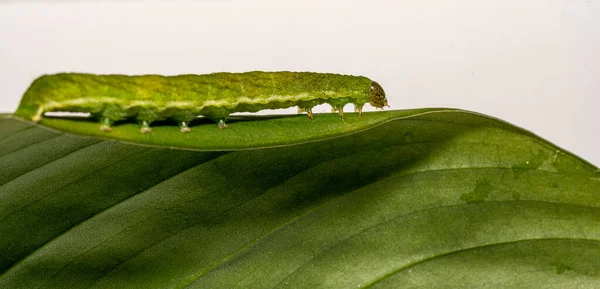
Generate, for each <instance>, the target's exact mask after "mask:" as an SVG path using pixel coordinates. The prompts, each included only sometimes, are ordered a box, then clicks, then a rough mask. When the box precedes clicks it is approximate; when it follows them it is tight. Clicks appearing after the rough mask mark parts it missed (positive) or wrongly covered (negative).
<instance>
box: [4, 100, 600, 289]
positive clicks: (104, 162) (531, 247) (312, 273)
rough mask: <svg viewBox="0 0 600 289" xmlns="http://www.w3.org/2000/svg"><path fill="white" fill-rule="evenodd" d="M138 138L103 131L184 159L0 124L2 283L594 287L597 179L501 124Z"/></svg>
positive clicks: (428, 113)
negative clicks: (190, 139)
mask: <svg viewBox="0 0 600 289" xmlns="http://www.w3.org/2000/svg"><path fill="white" fill-rule="evenodd" d="M354 116H355V115H354ZM319 119H322V120H323V122H321V121H320V120H319ZM44 124H45V125H52V126H53V127H61V128H63V129H73V132H77V133H81V134H84V133H87V132H84V131H79V129H80V128H82V127H84V126H87V125H89V127H90V131H92V130H93V131H97V125H96V124H92V123H87V124H85V125H83V124H82V125H76V126H71V125H66V122H63V121H62V120H58V119H53V120H51V121H44ZM63 124H65V125H63ZM121 129H122V130H123V133H122V134H121V133H119V130H121ZM137 131H138V128H137V127H135V126H134V125H123V126H121V127H119V128H117V129H115V131H114V132H116V133H115V134H114V135H119V136H118V137H119V138H120V137H123V138H122V139H123V140H127V141H130V142H137V141H140V142H145V144H152V145H156V146H166V147H174V146H179V147H183V148H186V149H185V150H180V149H172V148H161V147H148V146H139V145H134V144H126V143H122V142H116V141H112V140H103V139H99V138H95V137H89V136H76V135H72V134H68V133H63V132H58V131H54V130H48V129H47V128H45V127H43V126H38V125H33V124H30V123H26V122H22V121H20V120H18V119H14V118H11V117H4V118H0V236H1V237H0V288H89V287H94V288H183V287H187V288H359V287H360V288H596V287H599V286H600V197H599V196H600V171H599V170H598V168H596V167H594V166H592V165H591V164H589V163H587V162H585V161H583V160H581V159H579V158H577V157H576V156H574V155H572V154H570V153H569V152H566V151H564V150H562V149H560V148H558V147H556V146H554V145H552V144H550V143H548V142H546V141H544V140H542V139H540V138H539V137H536V136H535V135H533V134H532V133H530V132H527V131H524V130H522V129H519V128H516V127H514V126H512V125H510V124H507V123H504V122H502V121H499V120H496V119H493V118H490V117H486V116H482V115H479V114H476V113H471V112H465V111H460V110H449V109H423V110H408V111H387V112H379V113H371V114H368V115H366V116H364V117H363V118H362V119H358V118H355V119H353V116H352V115H350V116H349V117H348V118H347V120H346V121H345V122H344V121H341V120H339V117H337V116H335V115H331V116H326V115H317V118H316V120H315V121H314V122H311V121H309V120H307V119H305V117H294V116H292V117H258V118H256V119H255V120H252V121H238V122H235V123H232V124H231V125H230V128H228V129H226V130H218V129H216V128H215V127H214V126H212V125H206V126H203V125H200V126H197V127H195V128H194V131H193V133H191V134H187V135H185V136H186V137H190V138H198V139H194V141H189V142H183V141H182V138H181V135H182V134H180V133H179V132H178V130H177V129H176V128H175V127H172V126H165V127H157V128H155V129H154V132H153V134H152V135H151V136H150V137H147V136H143V135H142V136H140V134H139V133H138V132H137ZM171 131H173V133H171ZM134 132H135V133H134ZM196 132H201V133H198V136H197V135H196ZM97 133H98V134H100V133H101V132H99V131H98V132H97ZM163 133H164V135H163ZM204 133H206V134H208V135H204ZM203 135H204V136H203ZM104 136H106V135H104ZM110 136H111V137H113V134H111V135H110ZM143 138H146V139H143ZM200 138H203V140H204V141H206V142H203V143H201V144H196V143H195V141H198V140H200ZM148 140H152V141H148ZM246 140H247V142H246ZM261 147H262V148H261ZM189 148H194V149H198V150H202V151H195V150H189ZM243 148H254V149H251V150H244V149H243ZM256 148H261V149H256ZM211 149H213V150H211ZM230 149H236V150H235V151H231V150H230Z"/></svg>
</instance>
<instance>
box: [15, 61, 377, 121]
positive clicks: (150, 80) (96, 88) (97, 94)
mask: <svg viewBox="0 0 600 289" xmlns="http://www.w3.org/2000/svg"><path fill="white" fill-rule="evenodd" d="M367 102H368V103H370V104H371V105H372V106H374V107H376V108H383V107H384V106H388V103H387V99H386V97H385V92H384V91H383V88H381V86H380V85H379V84H378V83H377V82H375V81H372V80H370V79H368V78H366V77H363V76H350V75H340V74H332V73H314V72H287V71H281V72H262V71H252V72H245V73H227V72H220V73H212V74H204V75H192V74H187V75H177V76H160V75H139V76H127V75H94V74H81V73H60V74H54V75H44V76H41V77H39V78H37V79H36V80H35V81H34V82H33V83H32V84H31V86H30V87H29V89H28V90H27V91H26V92H25V94H24V96H23V99H22V100H21V104H20V105H19V108H18V109H17V111H16V113H15V114H16V115H17V116H19V117H22V118H24V119H28V120H31V121H35V122H39V121H40V120H41V119H42V116H43V115H44V113H45V112H51V111H64V112H87V113H90V114H91V115H92V116H94V117H96V118H98V119H100V129H101V130H103V131H110V130H111V125H112V124H113V123H114V122H116V121H119V120H125V119H128V120H135V121H136V122H138V123H139V124H140V125H141V129H140V131H141V132H142V133H149V132H151V129H150V124H151V123H152V122H154V121H157V120H164V119H171V120H174V121H176V122H177V123H178V125H179V127H180V130H181V132H189V131H191V129H190V127H189V126H188V124H189V122H190V121H191V120H193V119H194V118H196V117H197V116H199V115H203V116H205V117H208V118H210V119H213V120H214V121H216V122H217V124H218V126H219V128H225V127H226V126H227V125H226V124H225V120H226V118H227V116H228V115H229V114H231V113H234V112H256V111H259V110H262V109H277V108H288V107H292V106H298V108H299V112H302V111H305V112H307V113H308V117H309V118H311V119H313V114H312V108H313V107H314V106H315V105H318V104H322V103H328V104H330V105H331V106H332V108H333V109H332V110H333V111H334V112H335V111H337V112H339V114H340V116H341V117H342V118H344V111H343V107H344V105H346V104H348V103H353V104H354V106H355V111H356V112H358V113H359V115H362V108H363V105H364V104H365V103H367Z"/></svg>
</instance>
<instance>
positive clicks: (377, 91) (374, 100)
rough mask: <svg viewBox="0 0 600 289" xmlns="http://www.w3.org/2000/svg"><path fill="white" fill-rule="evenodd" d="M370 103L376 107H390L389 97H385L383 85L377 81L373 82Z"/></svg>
mask: <svg viewBox="0 0 600 289" xmlns="http://www.w3.org/2000/svg"><path fill="white" fill-rule="evenodd" d="M369 103H370V104H371V105H372V106H373V107H376V108H383V107H384V106H388V107H389V105H388V102H387V98H385V91H383V88H382V87H381V85H379V83H377V82H375V81H373V82H371V95H370V99H369Z"/></svg>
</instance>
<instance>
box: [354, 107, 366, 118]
mask: <svg viewBox="0 0 600 289" xmlns="http://www.w3.org/2000/svg"><path fill="white" fill-rule="evenodd" d="M363 105H364V104H355V105H354V111H355V112H358V117H362V114H363V113H362V110H363Z"/></svg>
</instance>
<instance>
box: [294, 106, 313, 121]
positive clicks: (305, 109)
mask: <svg viewBox="0 0 600 289" xmlns="http://www.w3.org/2000/svg"><path fill="white" fill-rule="evenodd" d="M305 111H306V113H308V118H310V119H312V120H315V118H314V116H313V112H312V108H305V107H298V114H301V113H303V112H305Z"/></svg>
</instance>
